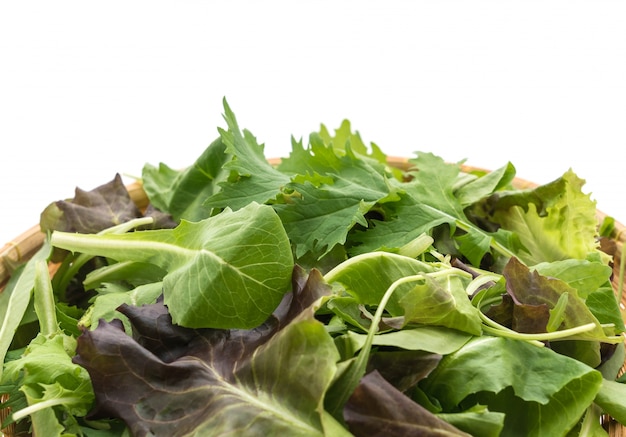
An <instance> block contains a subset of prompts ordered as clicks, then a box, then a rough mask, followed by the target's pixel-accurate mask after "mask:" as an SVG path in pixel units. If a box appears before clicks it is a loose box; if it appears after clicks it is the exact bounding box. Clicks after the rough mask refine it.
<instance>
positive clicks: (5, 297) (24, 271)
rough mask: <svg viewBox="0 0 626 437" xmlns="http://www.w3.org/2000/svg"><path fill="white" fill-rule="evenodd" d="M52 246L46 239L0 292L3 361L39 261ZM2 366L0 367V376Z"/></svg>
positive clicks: (0, 335)
mask: <svg viewBox="0 0 626 437" xmlns="http://www.w3.org/2000/svg"><path fill="white" fill-rule="evenodd" d="M51 250H52V247H51V246H50V243H49V241H48V240H47V239H46V240H45V241H44V243H43V245H42V246H41V248H40V249H39V250H38V251H37V253H35V255H34V256H33V257H32V258H31V259H30V260H29V261H28V262H26V264H24V265H23V266H22V268H21V269H20V271H19V272H18V273H16V274H14V275H13V276H12V277H11V279H10V281H9V283H8V284H7V285H6V287H5V289H4V290H3V291H2V293H0V311H1V314H2V325H1V326H0V358H1V359H2V361H3V362H4V358H5V356H6V354H7V351H8V350H9V348H10V347H11V342H12V341H13V338H14V336H15V333H16V331H17V330H18V328H19V326H20V323H21V322H22V319H23V317H24V314H25V312H26V310H27V308H28V305H29V303H30V302H31V296H32V294H33V288H34V286H35V271H36V268H37V264H38V263H39V262H40V261H45V260H47V259H48V257H49V256H50V252H51ZM1 377H2V368H1V367H0V378H1Z"/></svg>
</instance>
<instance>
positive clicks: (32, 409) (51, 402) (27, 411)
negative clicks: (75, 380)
mask: <svg viewBox="0 0 626 437" xmlns="http://www.w3.org/2000/svg"><path fill="white" fill-rule="evenodd" d="M76 400H77V398H75V397H67V398H54V399H48V400H47V401H42V402H37V403H36V404H33V405H29V406H28V407H26V408H22V409H21V410H19V411H16V412H15V413H13V420H15V421H18V420H20V419H23V418H24V417H26V416H30V415H31V414H33V413H36V412H37V411H41V410H43V409H46V408H49V407H54V406H55V405H63V404H71V403H74V402H76Z"/></svg>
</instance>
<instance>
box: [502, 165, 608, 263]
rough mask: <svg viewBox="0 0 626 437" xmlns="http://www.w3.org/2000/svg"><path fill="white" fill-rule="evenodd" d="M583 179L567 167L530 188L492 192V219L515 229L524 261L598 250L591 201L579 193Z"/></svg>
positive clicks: (583, 255) (578, 256)
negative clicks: (550, 179) (547, 181)
mask: <svg viewBox="0 0 626 437" xmlns="http://www.w3.org/2000/svg"><path fill="white" fill-rule="evenodd" d="M584 183H585V181H584V180H583V179H580V178H579V177H578V176H577V175H576V174H575V173H574V172H573V171H572V170H571V169H570V170H568V171H567V172H565V173H564V174H563V176H562V177H561V178H559V179H557V180H555V181H553V182H551V183H549V184H546V185H543V186H540V187H537V188H535V189H533V190H529V191H522V192H514V193H512V194H510V195H507V194H501V195H496V196H494V198H495V199H497V200H495V201H492V202H493V203H495V212H494V213H493V214H492V217H491V218H492V220H494V221H495V222H496V223H498V224H499V225H500V226H502V228H504V229H506V230H508V231H512V232H515V233H516V235H518V237H519V239H520V240H521V243H522V245H523V246H524V250H523V251H520V252H519V253H518V257H519V258H520V259H521V260H522V261H523V262H524V263H526V264H528V265H534V264H539V263H541V262H545V261H548V262H549V261H559V260H564V259H567V258H573V259H585V258H586V257H587V255H588V254H589V253H592V252H595V251H597V250H598V243H597V238H596V237H597V235H598V229H597V227H598V222H597V219H596V218H595V211H596V209H595V205H596V204H595V202H594V201H593V200H591V198H590V196H589V195H588V194H585V193H583V191H582V186H583V185H584Z"/></svg>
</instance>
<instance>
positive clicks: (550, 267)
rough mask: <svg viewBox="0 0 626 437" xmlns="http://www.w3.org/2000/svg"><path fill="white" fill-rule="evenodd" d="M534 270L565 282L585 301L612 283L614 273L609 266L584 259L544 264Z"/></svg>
mask: <svg viewBox="0 0 626 437" xmlns="http://www.w3.org/2000/svg"><path fill="white" fill-rule="evenodd" d="M532 268H533V270H536V271H538V272H539V273H541V274H542V275H543V276H551V277H553V278H559V279H560V280H562V281H564V282H565V283H567V284H568V285H569V286H570V287H573V288H575V289H576V291H577V292H578V295H579V296H580V297H581V298H583V299H586V298H587V297H588V296H589V294H591V293H592V292H593V291H595V290H597V289H598V288H600V287H601V286H603V285H605V284H606V283H607V282H608V281H610V279H611V274H612V273H613V269H611V267H610V266H608V265H607V264H604V263H601V262H598V261H588V260H584V259H566V260H561V261H553V262H543V263H539V264H537V265H534V266H533V267H532Z"/></svg>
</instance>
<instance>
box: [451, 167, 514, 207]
mask: <svg viewBox="0 0 626 437" xmlns="http://www.w3.org/2000/svg"><path fill="white" fill-rule="evenodd" d="M514 177H515V167H514V166H513V164H511V163H510V162H509V163H507V165H505V166H504V167H500V168H498V169H495V170H493V171H490V172H488V173H486V174H484V175H481V176H480V177H477V178H476V179H474V180H472V181H471V182H469V183H467V184H464V185H463V186H462V187H461V188H459V189H457V190H456V192H455V196H456V197H457V198H458V199H459V202H460V203H461V205H463V206H468V205H472V204H473V203H476V202H478V201H480V200H482V199H484V198H485V197H487V196H489V195H491V194H492V193H493V192H494V191H497V190H499V189H501V188H504V187H507V186H509V184H510V183H511V182H512V181H513V179H514Z"/></svg>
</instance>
